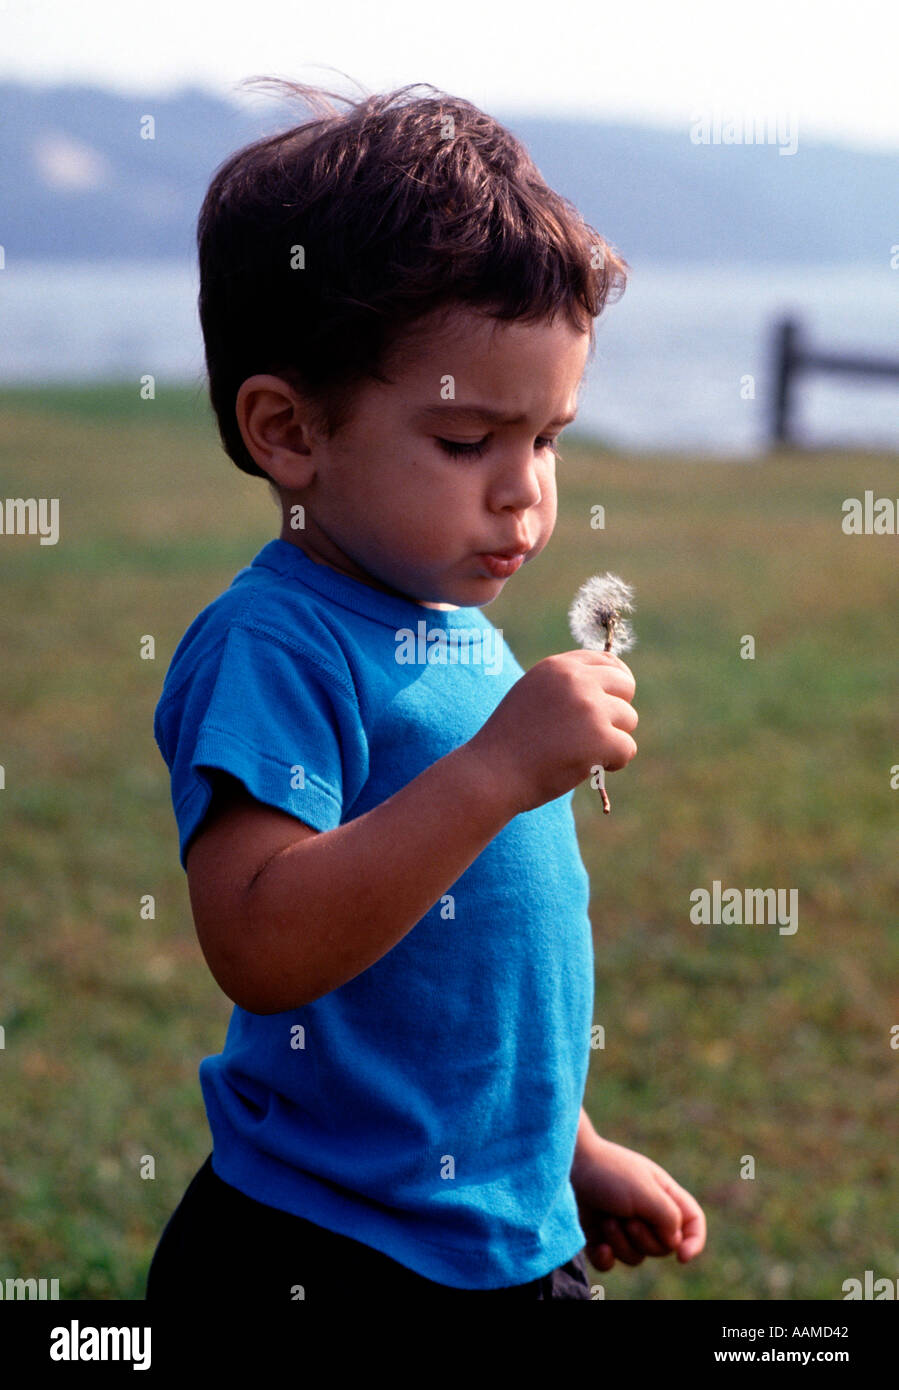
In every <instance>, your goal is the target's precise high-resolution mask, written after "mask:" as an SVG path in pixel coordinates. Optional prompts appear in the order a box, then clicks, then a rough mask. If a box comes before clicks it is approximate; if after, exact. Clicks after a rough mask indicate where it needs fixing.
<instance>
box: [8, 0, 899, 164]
mask: <svg viewBox="0 0 899 1390" xmlns="http://www.w3.org/2000/svg"><path fill="white" fill-rule="evenodd" d="M897 40H899V9H897V7H896V5H895V4H894V3H892V0H852V3H850V4H847V3H846V0H840V3H835V0H753V3H752V4H751V5H748V4H739V5H738V4H735V3H734V0H619V3H616V4H614V5H613V4H605V3H602V0H539V2H538V0H449V2H448V3H444V4H439V3H436V2H435V0H431V2H430V3H428V0H330V3H316V0H300V3H297V0H253V3H252V4H248V5H236V4H230V3H228V0H152V3H151V4H146V3H142V4H138V3H136V2H135V0H77V3H73V0H0V78H17V79H19V80H26V81H29V82H34V83H38V84H49V83H52V82H88V83H93V84H96V85H99V86H103V87H107V88H110V89H112V90H115V91H119V92H124V93H135V94H136V93H142V94H148V93H150V92H158V93H170V92H172V91H174V90H177V89H178V88H179V87H183V86H186V85H190V86H199V87H205V88H208V89H211V90H213V91H216V92H218V93H222V94H228V93H230V94H231V95H232V96H233V97H234V98H235V99H238V100H242V101H245V102H247V103H250V104H252V103H253V102H254V101H259V100H261V99H262V98H261V97H260V96H259V95H258V94H257V95H256V96H255V97H254V96H253V94H252V93H244V94H243V95H242V94H241V93H240V92H239V91H238V90H237V84H238V83H239V82H240V81H241V80H242V79H245V78H248V77H252V76H257V75H266V76H274V77H289V78H292V79H294V80H295V81H301V82H313V83H315V84H316V85H319V86H325V87H331V88H332V89H334V90H336V91H338V92H354V91H355V92H358V86H354V85H353V84H354V83H355V84H361V86H362V88H363V89H365V90H367V91H385V90H388V89H389V88H393V87H397V86H401V85H403V84H405V83H408V82H427V83H431V84H432V85H434V86H435V87H439V88H441V89H443V90H444V91H447V92H450V93H452V94H453V95H455V96H461V97H465V98H467V99H468V100H469V101H473V102H474V103H475V104H476V105H479V106H481V107H483V108H484V109H486V110H489V111H491V112H493V113H494V114H500V113H501V114H502V115H513V114H515V113H524V112H529V113H534V114H543V115H552V114H555V115H564V116H581V117H597V118H606V119H615V118H617V119H621V120H626V121H639V122H640V123H642V124H651V125H661V126H667V127H673V128H678V127H679V128H681V129H684V130H688V129H689V127H690V125H691V123H692V122H693V121H694V120H696V119H698V118H699V117H702V116H707V117H711V118H714V116H715V113H716V112H717V113H718V114H719V115H720V117H721V119H723V120H735V119H736V120H738V121H739V120H741V119H742V120H746V119H747V118H750V117H751V118H758V117H762V118H766V119H769V120H777V119H780V120H781V121H784V122H786V121H793V122H794V123H795V125H796V127H797V128H798V131H799V133H800V134H801V135H802V136H803V137H804V138H806V139H828V140H836V141H838V142H839V143H841V144H844V145H850V146H854V147H866V148H875V149H892V150H896V149H899V82H897V81H896V78H895V69H896V62H897V57H896V55H897V52H899V42H897ZM342 74H345V76H343V75H342Z"/></svg>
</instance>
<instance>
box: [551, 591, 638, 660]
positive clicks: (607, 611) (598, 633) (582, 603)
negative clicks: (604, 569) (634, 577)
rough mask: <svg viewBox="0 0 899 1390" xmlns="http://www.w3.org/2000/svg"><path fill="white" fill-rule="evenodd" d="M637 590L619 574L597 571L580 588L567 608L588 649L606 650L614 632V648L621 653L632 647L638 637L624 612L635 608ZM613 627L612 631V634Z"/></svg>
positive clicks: (573, 630) (577, 637) (573, 628)
mask: <svg viewBox="0 0 899 1390" xmlns="http://www.w3.org/2000/svg"><path fill="white" fill-rule="evenodd" d="M633 600H634V591H633V589H632V588H631V586H630V585H629V584H625V582H624V580H623V579H619V578H618V575H617V574H594V575H592V576H591V578H590V579H588V580H587V581H586V582H585V583H584V584H582V585H581V587H580V588H579V589H578V591H577V593H576V594H575V596H574V602H573V603H572V605H571V607H570V609H569V610H568V622H569V625H570V627H571V635H572V636H573V638H574V640H575V641H576V642H579V643H580V645H581V646H582V647H586V648H587V650H588V651H600V652H601V651H604V650H605V645H606V639H607V638H608V637H609V635H611V640H612V645H611V650H612V651H613V652H614V653H615V654H616V656H620V654H621V653H622V652H626V651H630V649H631V647H633V646H634V644H635V642H636V640H637V639H636V638H635V636H634V633H633V629H632V628H631V625H630V623H629V622H628V621H627V619H626V618H623V617H622V616H621V615H622V614H623V613H632V612H633V611H634V602H633ZM610 629H611V634H610Z"/></svg>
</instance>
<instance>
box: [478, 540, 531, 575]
mask: <svg viewBox="0 0 899 1390" xmlns="http://www.w3.org/2000/svg"><path fill="white" fill-rule="evenodd" d="M529 549H530V546H527V547H526V548H525V549H521V547H517V548H516V549H515V550H496V551H493V552H491V553H489V554H485V553H481V554H479V555H478V557H477V558H478V559H479V560H480V562H481V564H482V565H483V566H484V568H485V569H486V570H487V571H488V572H489V574H490V575H491V576H492V578H494V579H508V577H509V575H510V574H514V573H515V571H516V570H518V569H521V566H522V565H523V564H524V557H525V555H526V554H527V552H528V550H529Z"/></svg>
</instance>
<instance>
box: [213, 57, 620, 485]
mask: <svg viewBox="0 0 899 1390" xmlns="http://www.w3.org/2000/svg"><path fill="white" fill-rule="evenodd" d="M249 81H251V82H253V83H260V82H261V83H263V84H264V85H266V86H270V87H272V88H274V89H275V90H276V91H277V92H279V93H284V94H286V95H287V96H289V97H296V98H298V99H299V100H300V101H301V102H302V103H303V104H304V105H305V106H306V107H307V115H308V108H311V110H312V112H313V113H314V115H313V116H311V117H309V118H308V119H307V120H305V121H304V122H303V123H301V124H300V125H297V126H293V127H292V128H290V129H288V130H284V131H282V132H280V133H279V134H276V135H269V136H265V137H264V138H263V139H261V140H256V141H254V142H253V143H252V144H250V145H248V146H246V148H244V149H241V150H239V151H238V152H237V153H236V154H233V155H230V156H229V157H228V159H226V160H225V162H224V163H223V164H221V165H220V166H219V168H218V169H217V170H216V172H215V174H214V176H213V178H212V182H211V183H210V185H209V189H208V191H207V193H206V197H205V199H204V201H203V206H202V209H201V211H200V216H199V221H198V225H197V247H198V252H199V270H200V297H199V311H200V322H201V325H202V329H203V339H204V342H205V347H206V366H207V370H208V374H209V394H210V399H211V402H212V407H213V410H214V411H215V414H216V417H217V420H218V426H219V433H220V435H221V439H222V444H223V445H224V448H225V451H226V453H227V454H228V455H229V457H230V458H231V459H233V461H234V462H235V463H236V464H237V466H238V468H242V469H243V471H244V472H245V473H252V474H255V475H256V476H258V477H264V476H265V474H264V473H263V471H262V470H261V469H260V468H259V467H258V466H257V465H256V463H255V461H254V460H253V458H252V457H251V455H250V454H249V452H248V451H247V449H246V446H245V445H244V442H243V439H242V437H241V434H240V429H239V427H238V424H237V417H236V413H235V402H236V398H237V392H238V390H239V388H240V386H241V384H242V383H243V382H244V381H245V380H246V379H247V377H250V376H254V375H256V374H257V373H272V374H274V375H276V376H280V377H282V378H283V379H284V380H286V381H287V382H288V383H289V384H290V385H292V386H293V387H294V388H295V389H296V390H298V391H299V392H300V393H301V394H303V395H304V396H305V397H306V398H307V399H308V400H309V402H310V408H311V409H312V410H313V412H314V416H315V420H316V422H317V423H318V424H319V426H320V428H321V429H323V430H324V432H325V434H326V435H327V436H328V437H331V436H332V435H333V434H335V433H336V432H337V431H338V430H339V429H340V427H341V426H342V425H343V424H344V423H345V422H346V420H347V419H348V417H349V415H350V412H351V410H352V401H353V395H354V392H355V391H356V390H357V389H358V388H359V386H361V385H362V384H364V383H365V382H366V380H375V381H381V382H389V380H390V378H389V377H388V376H387V375H386V371H387V368H388V366H389V365H391V363H392V362H393V361H394V360H395V359H396V360H398V358H399V355H400V353H401V351H402V348H403V346H404V345H407V344H408V343H409V342H410V341H411V337H410V335H411V334H413V333H414V328H413V325H415V323H416V321H418V320H423V319H425V318H426V317H428V316H431V315H434V314H435V312H436V311H438V310H446V311H447V312H452V311H453V309H454V308H459V307H463V306H467V307H470V308H472V309H476V310H479V311H481V312H483V313H487V314H489V315H491V316H492V317H495V318H496V319H499V320H512V319H518V320H522V321H524V322H539V321H542V320H552V319H553V318H554V317H555V315H556V313H557V312H558V311H559V310H563V311H565V312H566V313H567V314H568V316H569V318H570V320H571V322H572V324H573V325H574V326H575V327H576V328H577V329H579V330H580V331H582V332H585V331H587V330H588V329H589V333H590V352H592V351H593V347H594V329H593V319H594V318H595V317H596V316H597V315H598V314H599V313H601V311H602V309H603V307H604V305H605V304H606V302H607V300H610V296H612V295H614V296H615V297H616V298H617V297H618V296H619V295H620V294H621V293H623V291H624V287H625V283H626V270H627V262H626V261H624V260H622V259H621V258H620V257H619V256H618V255H617V254H616V253H615V251H614V250H613V248H612V247H611V246H610V245H609V244H608V243H607V242H606V241H605V240H604V239H603V238H602V237H601V236H600V235H599V234H598V233H597V232H596V231H595V230H594V229H593V228H592V227H591V226H589V224H588V223H586V222H585V221H584V220H583V218H582V217H581V216H580V214H579V213H578V212H577V210H576V208H575V207H574V206H573V205H572V204H571V203H570V202H569V201H568V200H567V199H565V198H563V197H561V196H560V195H559V194H558V193H555V192H553V190H552V189H550V188H549V187H548V186H547V184H546V183H545V181H544V180H543V178H542V176H541V174H540V172H539V170H538V169H537V168H536V166H535V165H534V163H533V161H532V160H531V158H530V156H529V155H528V154H527V151H526V150H525V149H524V147H523V146H522V145H521V143H520V142H519V141H518V140H517V139H516V138H515V136H514V135H512V134H511V132H510V131H508V130H507V129H506V128H505V127H504V126H502V125H500V124H499V123H498V122H497V121H495V120H494V119H493V118H492V117H490V116H488V115H485V114H484V112H483V111H480V110H479V109H478V108H477V107H476V106H473V105H472V104H471V103H470V102H468V101H463V100H461V99H460V98H458V97H453V96H449V95H448V94H447V93H445V92H441V91H440V90H439V89H438V88H435V87H432V86H430V84H425V83H410V84H408V85H407V86H405V87H400V88H398V89H397V90H395V91H393V92H388V93H385V94H380V95H377V94H376V95H367V96H364V97H363V98H362V99H360V100H359V101H355V102H354V101H350V100H349V98H347V97H343V96H339V94H337V93H334V92H325V91H324V90H323V89H321V88H317V87H312V86H308V85H306V84H301V83H295V82H286V81H280V80H276V79H268V78H263V79H258V78H256V79H249ZM242 85H245V84H242ZM422 86H424V87H426V88H427V90H428V91H429V92H433V93H435V95H434V96H424V97H421V96H419V97H413V96H412V95H411V93H412V92H414V90H415V89H416V88H418V87H422ZM334 96H337V97H338V99H339V100H341V101H344V102H347V103H348V110H346V111H338V110H337V109H336V108H335V107H334V106H333V105H332V104H331V103H330V102H328V101H327V100H326V98H328V97H334ZM437 318H438V319H439V315H437Z"/></svg>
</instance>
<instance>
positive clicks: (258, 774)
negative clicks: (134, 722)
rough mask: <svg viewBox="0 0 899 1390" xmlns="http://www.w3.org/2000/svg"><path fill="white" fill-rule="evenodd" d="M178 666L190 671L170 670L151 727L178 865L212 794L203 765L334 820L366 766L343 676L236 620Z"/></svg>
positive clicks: (279, 802)
mask: <svg viewBox="0 0 899 1390" xmlns="http://www.w3.org/2000/svg"><path fill="white" fill-rule="evenodd" d="M181 664H182V667H186V668H187V669H186V670H184V669H181V670H174V669H173V670H172V671H170V673H169V677H170V680H171V688H170V690H168V691H165V690H164V692H163V697H162V699H161V700H160V703H159V706H158V708H157V711H156V718H155V721H154V728H155V734H156V740H157V743H158V744H159V748H160V751H161V752H162V755H163V757H164V758H165V760H166V763H167V764H168V766H169V769H170V772H171V779H172V804H173V807H174V810H175V818H176V820H177V822H178V834H179V848H180V857H181V863H182V866H183V867H185V868H186V857H187V850H188V848H189V845H190V841H191V838H192V837H193V835H194V833H195V832H196V830H197V829H198V827H199V826H200V824H201V822H202V820H203V817H204V816H205V814H206V811H207V810H208V807H209V802H210V800H211V797H212V784H211V781H210V779H209V777H208V776H207V775H206V771H207V770H208V769H210V768H217V769H220V770H222V771H223V772H227V773H230V774H231V776H232V777H236V778H238V779H239V781H241V782H242V783H243V784H244V786H245V787H246V788H247V791H248V792H249V793H250V795H251V796H254V797H255V798H256V799H257V800H258V801H261V802H264V803H265V804H266V805H268V806H273V807H275V808H277V809H278V810H281V811H286V812H287V813H288V814H289V815H292V816H296V817H297V819H298V820H301V821H304V822H305V823H306V824H307V825H311V826H312V827H313V829H315V830H322V831H324V830H332V829H334V827H336V826H338V825H340V824H341V818H342V815H343V811H344V808H345V807H347V806H349V805H351V804H352V802H353V801H354V800H355V798H356V796H357V795H358V792H359V790H360V788H361V787H362V785H363V783H364V782H365V779H366V776H367V771H368V757H367V744H366V740H365V737H364V732H363V729H362V726H361V720H360V716H359V709H358V705H357V703H356V701H355V699H354V692H353V688H352V684H351V683H350V681H349V680H348V678H347V676H346V674H345V673H341V672H340V671H338V670H337V669H336V668H333V667H331V665H330V663H328V662H327V661H326V660H323V659H322V658H321V657H319V656H318V655H317V654H315V653H313V652H312V651H307V650H304V649H303V648H302V647H301V646H300V645H299V644H297V645H296V646H294V645H292V644H289V643H287V642H285V641H283V640H279V639H278V637H277V636H276V635H273V634H268V633H261V632H258V631H256V630H254V629H252V628H250V627H246V626H239V625H234V626H232V627H230V628H229V629H228V632H227V635H226V636H225V638H224V640H223V641H221V640H220V641H219V642H218V643H217V644H216V645H214V646H213V647H212V648H211V649H208V650H206V651H203V652H201V653H198V652H197V651H196V649H194V651H193V652H188V653H187V654H186V655H185V657H184V658H183V660H182V663H181ZM167 685H169V680H167Z"/></svg>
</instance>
